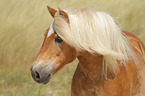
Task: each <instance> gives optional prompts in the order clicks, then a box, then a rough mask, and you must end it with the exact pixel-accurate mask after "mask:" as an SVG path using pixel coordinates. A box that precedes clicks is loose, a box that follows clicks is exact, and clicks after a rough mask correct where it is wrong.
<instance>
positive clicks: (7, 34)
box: [0, 0, 145, 96]
mask: <svg viewBox="0 0 145 96" xmlns="http://www.w3.org/2000/svg"><path fill="white" fill-rule="evenodd" d="M47 5H49V6H51V7H53V8H56V9H57V7H60V8H67V7H86V6H96V10H98V11H100V10H103V11H106V12H108V13H110V14H111V15H112V16H114V17H115V18H116V19H117V20H118V21H119V22H120V25H121V27H122V29H123V30H127V31H129V32H132V33H134V34H136V35H137V36H138V37H139V38H140V39H141V40H142V41H143V42H144V43H145V12H144V9H145V0H1V3H0V96H69V95H70V86H71V79H72V76H73V73H74V70H75V67H76V61H75V62H74V63H73V64H69V65H67V66H66V67H65V68H63V69H62V70H61V71H59V72H58V73H57V74H56V75H55V76H53V78H52V79H51V82H50V83H49V84H47V85H40V84H37V83H35V82H34V81H33V79H32V78H31V75H30V70H29V69H30V66H31V63H32V62H33V60H34V59H35V57H36V55H37V52H38V51H39V49H40V47H41V44H42V42H43V34H44V32H45V30H46V29H47V28H48V27H49V25H50V24H51V23H52V21H53V18H52V17H51V16H50V14H49V13H48V11H47V7H46V6H47Z"/></svg>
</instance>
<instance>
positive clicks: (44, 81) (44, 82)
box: [40, 74, 52, 84]
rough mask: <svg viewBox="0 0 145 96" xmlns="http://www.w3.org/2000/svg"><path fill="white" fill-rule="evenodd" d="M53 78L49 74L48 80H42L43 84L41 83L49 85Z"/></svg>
mask: <svg viewBox="0 0 145 96" xmlns="http://www.w3.org/2000/svg"><path fill="white" fill-rule="evenodd" d="M51 76H52V74H49V75H48V76H47V77H46V79H45V80H42V82H40V83H43V84H47V83H48V82H49V81H50V79H51Z"/></svg>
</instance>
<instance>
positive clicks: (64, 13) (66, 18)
mask: <svg viewBox="0 0 145 96" xmlns="http://www.w3.org/2000/svg"><path fill="white" fill-rule="evenodd" d="M58 10H59V15H61V16H62V17H63V18H64V19H65V20H66V21H67V22H68V23H69V18H68V15H67V13H66V12H64V11H63V10H61V9H60V8H59V7H58Z"/></svg>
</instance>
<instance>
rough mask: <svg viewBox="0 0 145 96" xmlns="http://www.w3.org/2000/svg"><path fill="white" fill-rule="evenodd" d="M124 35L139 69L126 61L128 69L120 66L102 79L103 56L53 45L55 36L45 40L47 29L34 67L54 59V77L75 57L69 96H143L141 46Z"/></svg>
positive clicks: (129, 34) (142, 47) (138, 41)
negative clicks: (74, 69) (41, 62)
mask: <svg viewBox="0 0 145 96" xmlns="http://www.w3.org/2000/svg"><path fill="white" fill-rule="evenodd" d="M50 11H53V10H50ZM50 13H54V12H50ZM51 15H54V14H51ZM124 33H125V36H126V37H127V38H128V39H129V40H130V42H131V44H132V47H133V49H134V51H135V53H136V55H137V58H138V61H137V62H136V63H137V65H139V66H140V67H139V68H137V67H136V66H135V64H133V63H132V62H128V63H127V65H128V66H127V67H126V68H125V67H124V66H120V71H118V73H117V74H115V75H114V74H113V72H112V71H111V70H108V72H107V78H106V77H105V76H104V74H102V71H103V65H102V63H103V56H101V55H92V54H90V53H89V52H86V51H81V52H78V51H77V50H75V49H74V48H72V47H71V46H69V45H67V44H66V43H65V42H63V43H61V44H55V43H54V38H55V36H56V35H57V34H55V33H53V34H52V35H51V36H50V37H49V38H47V34H48V30H47V31H46V33H45V34H46V35H45V39H44V42H43V45H42V47H41V49H40V52H39V53H38V56H37V58H36V60H35V65H37V62H39V61H40V60H41V61H47V60H52V58H51V57H55V58H58V61H59V63H57V64H56V66H55V67H54V70H53V72H52V73H53V74H55V73H56V72H57V71H58V70H60V69H61V68H62V67H63V66H64V65H65V64H68V63H70V62H72V61H73V60H74V59H75V58H78V59H79V64H78V67H77V69H76V71H75V74H74V76H73V80H72V86H71V96H143V95H142V94H143V92H144V91H145V90H144V89H145V88H144V85H145V83H144V82H143V81H145V78H143V77H144V73H145V71H144V69H145V67H144V64H145V61H144V56H145V47H144V45H143V44H142V42H141V41H140V40H139V39H138V38H137V37H136V36H135V35H133V34H131V33H129V32H124ZM59 52H60V56H59V57H58V56H56V54H58V53H59ZM53 59H54V58H53ZM118 63H119V61H118Z"/></svg>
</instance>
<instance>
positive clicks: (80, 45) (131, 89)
mask: <svg viewBox="0 0 145 96" xmlns="http://www.w3.org/2000/svg"><path fill="white" fill-rule="evenodd" d="M48 10H49V13H50V14H51V16H52V17H53V18H54V21H53V23H52V24H51V26H50V27H49V28H48V29H47V30H46V32H45V38H44V41H43V44H42V47H41V49H40V51H39V53H38V55H37V56H36V59H35V61H34V62H33V64H32V66H31V75H32V77H33V79H34V80H35V81H36V82H38V83H42V84H47V83H48V82H49V81H50V79H51V77H52V76H53V75H54V74H55V73H56V72H58V71H59V70H60V69H62V68H63V67H64V66H65V65H66V64H68V63H71V62H72V61H74V60H75V59H76V58H77V59H78V60H79V64H78V66H77V68H76V70H75V73H74V76H73V79H72V84H71V96H143V95H144V93H143V92H144V91H145V83H144V82H145V76H144V73H145V67H144V65H145V46H144V45H143V43H142V41H141V40H140V39H139V38H138V37H136V36H135V35H134V34H132V33H130V32H127V31H122V30H121V28H120V27H119V25H118V24H117V22H116V20H115V19H114V18H113V17H112V16H111V15H109V14H108V13H106V12H102V11H96V10H95V9H94V8H90V7H87V8H70V9H69V8H68V9H60V8H58V10H55V9H53V8H51V7H49V6H48Z"/></svg>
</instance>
